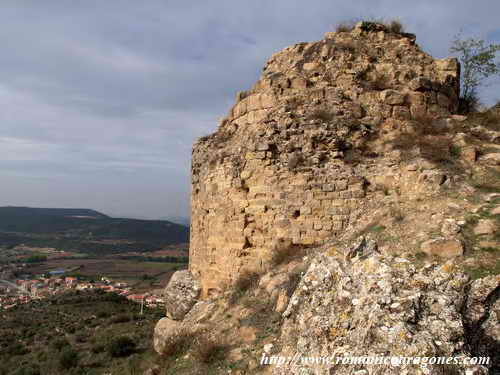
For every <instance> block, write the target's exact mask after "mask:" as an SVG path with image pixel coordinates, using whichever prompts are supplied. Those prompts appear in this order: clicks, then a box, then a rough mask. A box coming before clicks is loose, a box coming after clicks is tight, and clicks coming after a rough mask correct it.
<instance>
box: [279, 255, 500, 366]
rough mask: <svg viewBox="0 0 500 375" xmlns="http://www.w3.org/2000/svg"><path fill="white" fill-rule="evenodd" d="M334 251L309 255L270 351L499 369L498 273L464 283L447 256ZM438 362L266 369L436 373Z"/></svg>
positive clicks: (285, 353)
mask: <svg viewBox="0 0 500 375" xmlns="http://www.w3.org/2000/svg"><path fill="white" fill-rule="evenodd" d="M338 254H339V252H338V250H337V249H328V248H327V247H325V249H324V251H323V253H321V254H319V255H318V256H316V258H314V259H313V260H312V263H311V265H310V267H309V269H308V271H307V272H306V273H305V275H304V277H303V278H302V279H301V281H300V283H299V284H298V286H297V288H296V290H295V292H294V294H293V295H292V297H291V299H290V303H289V304H288V307H287V309H286V310H285V311H284V313H283V316H284V318H285V321H284V323H283V325H282V330H281V338H280V344H281V347H282V349H281V353H274V354H272V355H279V356H286V357H293V356H294V355H296V354H298V355H299V356H304V357H314V356H316V357H321V356H325V355H326V356H334V357H342V356H347V355H352V356H377V355H380V354H381V353H383V355H386V356H403V357H410V356H423V355H425V356H428V357H432V356H436V357H441V356H457V357H465V356H490V357H491V361H492V362H491V363H490V366H489V369H488V367H481V366H475V367H473V366H470V367H467V366H464V365H460V366H450V367H447V368H446V370H447V371H449V373H464V371H465V370H470V371H475V372H471V373H478V374H488V373H491V374H494V373H496V372H495V371H497V370H498V369H500V367H499V366H500V363H499V359H498V356H497V353H498V349H499V347H498V345H499V333H500V332H499V329H500V328H499V327H500V325H499V321H498V319H499V314H500V300H499V298H500V277H498V276H496V277H494V276H492V277H489V278H485V279H481V280H477V281H475V282H473V283H472V284H470V281H469V279H468V277H467V276H466V275H465V274H464V273H462V272H460V270H459V269H458V268H457V267H456V265H455V263H454V262H453V261H448V262H447V263H445V264H442V265H438V264H429V265H427V266H425V267H423V268H421V269H417V268H416V267H415V265H414V264H412V263H411V262H410V261H408V260H406V259H403V258H396V257H392V256H385V255H382V254H379V253H376V252H373V253H372V254H371V255H370V254H367V255H363V254H360V255H359V256H356V257H355V258H352V259H351V260H350V259H349V258H346V257H345V256H338ZM495 353H496V354H495ZM439 367H441V368H439ZM442 367H443V366H442V365H436V366H434V365H428V366H427V368H424V367H422V366H420V365H416V364H404V363H403V364H400V365H397V366H383V365H361V364H360V365H358V366H353V365H342V364H339V365H335V364H334V363H332V364H331V365H325V364H318V365H314V364H311V363H307V364H304V363H301V362H300V361H298V362H297V363H296V364H295V365H294V366H288V365H287V366H282V367H280V366H276V367H275V368H274V370H273V374H275V375H281V374H313V373H324V374H333V373H335V374H339V375H343V374H346V375H347V374H353V373H359V374H368V373H369V374H389V375H390V374H394V375H396V374H438V373H442V372H441V371H443V368H442ZM314 371H320V372H314ZM355 371H359V372H355ZM457 371H459V372H457ZM488 371H490V372H488Z"/></svg>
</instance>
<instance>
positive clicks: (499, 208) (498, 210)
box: [490, 206, 500, 215]
mask: <svg viewBox="0 0 500 375" xmlns="http://www.w3.org/2000/svg"><path fill="white" fill-rule="evenodd" d="M490 214H492V215H500V206H496V207H494V208H493V209H492V210H491V211H490Z"/></svg>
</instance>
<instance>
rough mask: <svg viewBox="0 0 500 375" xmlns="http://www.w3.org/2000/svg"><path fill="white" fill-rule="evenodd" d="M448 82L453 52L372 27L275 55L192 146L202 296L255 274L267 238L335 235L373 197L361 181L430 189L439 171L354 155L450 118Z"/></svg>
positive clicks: (454, 84) (195, 255) (412, 190)
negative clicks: (395, 166) (432, 51)
mask: <svg viewBox="0 0 500 375" xmlns="http://www.w3.org/2000/svg"><path fill="white" fill-rule="evenodd" d="M458 88H459V65H458V63H457V61H456V60H455V59H444V60H435V59H433V58H432V57H431V56H429V55H427V54H425V53H424V52H422V51H421V50H420V49H419V47H418V46H417V45H416V44H415V38H414V36H413V35H409V34H397V33H393V32H390V31H388V30H386V29H385V28H384V27H383V26H382V25H375V24H370V23H361V24H359V25H358V26H357V27H356V28H355V29H354V30H353V31H352V32H342V33H327V34H326V35H325V38H324V39H322V40H320V41H317V42H312V43H299V44H297V45H295V46H292V47H288V48H285V49H284V50H283V51H281V52H279V53H276V54H274V55H273V56H272V57H271V58H270V60H269V61H268V62H267V64H266V65H265V67H264V68H263V72H262V76H261V77H260V79H259V81H258V82H257V83H256V84H255V85H254V86H253V87H252V88H251V89H250V90H248V91H244V92H240V93H238V95H237V98H236V103H235V105H234V106H233V107H232V108H231V110H230V112H229V114H228V116H227V117H226V118H225V119H224V120H222V122H221V124H220V126H219V129H218V130H217V132H216V133H214V134H212V135H210V136H207V137H203V138H201V139H200V140H199V141H198V142H197V143H196V144H195V145H194V148H193V157H192V197H191V203H192V204H191V206H192V214H191V217H192V222H191V239H190V270H191V272H193V275H194V276H195V277H196V278H198V279H200V282H201V286H202V297H203V298H204V297H206V296H209V295H212V294H219V293H220V292H221V291H222V290H223V289H224V288H225V286H227V285H230V284H232V283H234V281H235V280H236V279H237V278H238V275H239V274H241V273H242V272H244V271H258V272H262V271H265V270H266V269H267V267H268V266H269V259H270V258H271V257H272V254H273V252H274V251H275V248H276V247H275V243H276V241H281V242H285V243H290V244H292V245H293V246H297V247H312V246H318V245H321V244H323V243H324V242H325V241H326V240H327V239H329V238H332V237H335V236H336V235H338V234H340V233H342V232H343V231H345V229H346V228H347V227H349V226H350V225H352V224H353V223H354V222H355V218H356V217H357V215H359V214H360V213H362V212H363V209H364V208H363V206H364V204H365V202H368V201H371V200H374V199H377V198H376V197H377V195H376V193H375V192H374V190H373V189H368V188H367V187H368V186H372V187H373V186H378V185H384V184H392V185H393V186H390V188H391V190H394V189H396V188H397V190H398V191H400V192H401V194H407V195H408V196H414V197H415V196H418V195H420V192H421V191H422V190H425V189H439V187H440V186H441V185H442V184H443V183H444V182H445V180H446V176H444V175H443V174H442V173H438V172H436V171H416V170H406V169H405V170H404V171H402V172H401V173H400V174H395V173H394V171H393V170H390V167H387V168H386V170H383V168H382V167H380V166H374V165H371V164H370V163H368V162H366V163H365V162H364V161H363V160H365V159H367V156H368V157H370V156H374V155H379V156H380V155H383V156H384V157H385V156H387V158H391V157H395V158H398V157H399V156H398V155H400V154H401V152H400V151H397V150H395V149H393V148H391V146H388V145H387V143H388V141H391V142H392V141H394V140H395V139H398V137H400V136H401V135H402V134H405V135H406V136H408V135H409V136H410V139H412V137H411V135H412V134H414V133H415V132H417V131H418V129H419V127H420V126H422V125H421V123H422V119H426V120H425V121H427V123H429V122H432V121H438V119H439V118H441V117H447V116H449V115H450V114H451V113H453V111H455V110H456V108H457V104H458V99H457V98H458ZM438 122H439V121H438ZM368 145H369V147H368ZM405 152H407V150H405ZM446 152H448V150H447V149H446V148H445V147H443V148H442V149H441V150H440V153H441V154H442V153H446ZM422 153H423V151H422ZM391 155H392V156H391ZM365 161H366V160H365ZM382 164H383V163H382ZM398 173H399V172H398Z"/></svg>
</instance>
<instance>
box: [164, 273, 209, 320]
mask: <svg viewBox="0 0 500 375" xmlns="http://www.w3.org/2000/svg"><path fill="white" fill-rule="evenodd" d="M200 291H201V288H200V284H199V282H198V281H197V280H195V279H194V278H193V276H192V275H191V272H189V271H188V270H183V271H177V272H175V273H174V274H173V275H172V277H171V278H170V281H169V282H168V285H167V286H166V288H165V290H164V292H163V295H164V298H165V307H166V309H167V316H168V317H169V318H171V319H174V320H182V318H184V316H185V315H186V314H187V313H188V312H189V310H191V308H192V307H193V306H194V304H195V303H196V299H197V298H198V297H199V295H200Z"/></svg>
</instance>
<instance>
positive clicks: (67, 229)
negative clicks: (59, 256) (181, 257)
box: [0, 207, 189, 254]
mask: <svg viewBox="0 0 500 375" xmlns="http://www.w3.org/2000/svg"><path fill="white" fill-rule="evenodd" d="M188 238H189V229H188V228H187V227H185V226H183V225H179V224H175V223H172V222H170V221H166V220H138V219H124V218H112V217H109V216H107V215H104V214H102V213H100V212H97V211H94V210H88V209H55V208H28V207H0V246H3V247H4V248H13V247H15V246H17V245H21V244H23V245H25V246H31V247H52V248H55V249H57V250H65V251H77V252H84V253H89V254H109V253H121V252H129V251H152V250H157V249H160V248H162V247H164V246H167V245H172V244H178V243H186V242H188Z"/></svg>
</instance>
